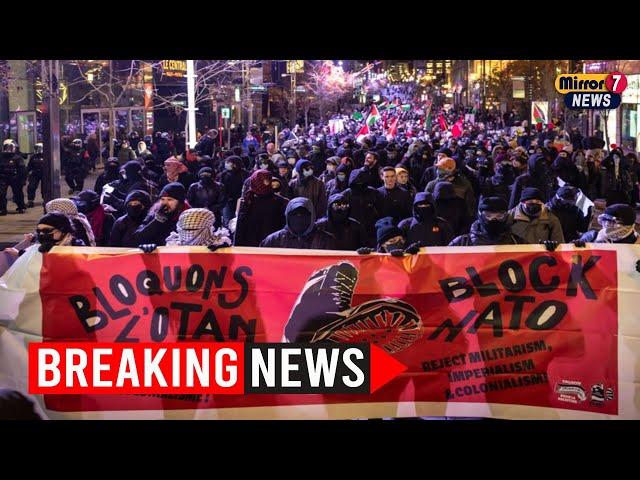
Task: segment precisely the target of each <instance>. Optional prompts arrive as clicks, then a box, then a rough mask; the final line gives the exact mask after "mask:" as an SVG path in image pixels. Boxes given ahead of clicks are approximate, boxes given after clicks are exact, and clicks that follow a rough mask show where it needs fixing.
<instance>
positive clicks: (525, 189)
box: [0, 88, 640, 256]
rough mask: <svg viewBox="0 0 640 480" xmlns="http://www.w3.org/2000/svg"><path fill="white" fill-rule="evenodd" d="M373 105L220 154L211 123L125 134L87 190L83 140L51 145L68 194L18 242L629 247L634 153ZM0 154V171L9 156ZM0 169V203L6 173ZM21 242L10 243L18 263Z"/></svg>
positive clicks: (549, 133) (250, 137) (633, 237)
mask: <svg viewBox="0 0 640 480" xmlns="http://www.w3.org/2000/svg"><path fill="white" fill-rule="evenodd" d="M399 92H401V93H402V94H406V93H407V91H406V89H405V88H402V89H401V90H399ZM395 93H398V92H395ZM383 100H385V105H391V106H394V105H393V103H392V102H391V100H392V99H383ZM387 100H388V101H387ZM396 100H397V97H396ZM396 103H399V102H397V101H396ZM394 107H395V106H394ZM380 111H381V113H379V114H378V115H377V117H376V118H373V119H372V118H371V115H370V113H371V110H370V109H369V108H367V109H365V110H363V111H362V112H361V113H362V114H361V115H360V116H354V117H353V118H350V117H347V116H345V115H343V116H341V117H340V118H341V120H342V122H341V123H340V125H341V127H342V128H341V131H335V129H333V128H332V127H331V126H330V125H329V124H326V125H314V124H312V125H311V126H310V127H309V128H306V129H305V128H302V127H300V126H299V125H296V126H295V127H293V128H290V129H284V130H283V131H281V132H280V133H279V135H278V138H274V136H273V134H272V133H270V132H268V131H267V132H260V131H259V130H258V129H257V127H255V126H254V127H252V128H250V129H249V131H248V132H247V134H246V136H245V138H244V139H243V140H242V141H241V142H240V141H238V142H236V143H237V144H236V145H235V146H233V147H232V148H230V149H226V148H223V147H222V145H221V142H220V141H219V140H220V139H219V138H218V132H217V131H216V130H209V131H207V132H206V133H204V134H203V135H202V136H200V138H199V141H198V143H197V144H196V145H195V146H194V147H193V148H187V146H186V144H185V141H184V140H185V138H184V135H176V136H172V138H169V135H168V134H166V133H161V132H158V133H157V134H155V135H153V136H147V137H144V138H139V137H137V134H136V136H133V137H131V138H126V139H122V140H121V141H120V142H118V143H117V144H116V145H115V146H114V150H113V152H114V153H113V156H111V157H108V158H106V160H105V161H104V171H103V172H102V173H101V174H100V175H99V176H98V178H97V180H96V181H95V184H94V185H85V179H86V177H87V175H88V172H89V171H91V170H92V169H95V167H96V162H97V159H98V157H99V156H100V152H99V151H98V149H97V144H96V142H95V141H94V140H95V139H92V138H88V139H86V140H85V141H82V140H80V139H70V138H65V139H63V141H62V151H61V156H62V168H63V176H64V178H65V180H66V182H67V184H68V187H69V194H70V195H72V196H71V198H70V199H55V200H52V201H50V202H48V203H47V204H46V208H45V210H46V214H45V215H44V216H43V217H42V218H41V219H40V220H39V222H38V224H37V226H36V229H35V232H32V234H29V235H30V236H27V237H25V238H27V239H28V240H29V241H33V242H37V243H39V244H40V246H39V248H40V250H41V251H47V250H48V249H49V248H51V247H52V246H53V245H89V246H94V245H97V246H112V247H130V248H135V247H140V248H141V249H142V250H144V251H145V252H151V251H153V250H154V249H155V248H156V247H157V246H161V245H203V246H207V247H209V248H210V249H211V250H215V249H217V248H220V247H221V246H229V245H234V246H250V247H277V248H301V249H333V250H352V251H358V253H361V254H367V253H371V252H374V251H375V252H383V253H390V254H392V255H404V254H411V253H414V252H417V251H418V250H419V248H422V247H432V246H448V245H451V246H467V245H505V244H526V243H528V244H538V243H543V244H544V245H545V246H546V247H547V248H548V249H550V250H553V249H555V248H556V247H557V245H558V244H560V243H568V242H576V244H577V245H584V242H612V243H640V237H639V236H638V234H637V233H636V231H635V228H634V227H635V219H636V204H637V202H638V200H639V190H638V175H639V173H640V164H639V162H638V159H637V158H636V156H635V154H634V153H625V152H623V151H622V150H621V149H620V148H618V147H616V146H615V145H612V146H611V148H610V149H609V150H605V149H604V142H603V141H602V139H601V138H599V137H598V136H597V135H594V136H592V137H582V136H581V135H580V133H579V132H578V131H577V130H575V129H574V130H571V131H570V132H567V131H565V130H564V128H563V125H562V124H561V122H557V124H553V123H549V124H547V125H543V124H538V125H536V126H534V127H530V126H529V125H528V124H527V122H526V121H524V122H517V121H516V122H512V123H515V125H514V126H513V127H509V128H502V129H495V124H494V123H491V124H485V123H483V122H481V121H477V119H470V118H468V117H467V118H465V116H464V112H461V111H456V110H454V109H452V110H449V111H445V110H437V109H433V110H430V109H429V108H428V107H425V105H423V104H421V103H419V102H413V103H411V104H410V108H402V109H401V108H399V107H396V108H390V107H387V108H380ZM334 118H337V116H336V117H334ZM354 118H358V119H357V120H356V119H354ZM478 118H482V117H481V116H478ZM365 122H366V123H367V124H368V125H369V128H368V132H366V133H365V134H362V133H361V132H362V127H363V125H364V124H365ZM499 123H500V124H501V125H504V122H503V121H501V122H499ZM391 125H393V127H391ZM4 147H5V148H4V149H3V150H4V151H3V153H2V155H3V162H4V163H3V165H5V164H8V163H7V162H8V161H9V160H11V158H13V157H14V156H15V154H16V152H15V148H12V146H11V145H9V144H6V145H4ZM14 147H15V146H14ZM38 155H39V156H38ZM41 164H42V155H41V151H40V152H37V153H36V156H35V158H34V159H31V160H30V162H29V165H31V166H30V167H29V169H28V171H25V172H23V175H28V176H30V177H29V178H30V182H31V183H30V185H32V184H34V185H35V187H33V186H31V187H29V189H28V197H29V198H28V200H29V206H32V205H33V198H34V195H35V189H36V188H37V181H38V178H36V177H37V175H40V176H41V170H42V165H41ZM11 168H13V169H14V170H15V169H17V168H18V167H17V166H16V165H9V167H7V172H8V174H11V173H12V172H13V170H12V171H9V170H11ZM38 172H39V173H38ZM6 176H7V174H5V177H6ZM9 177H10V175H9ZM9 177H7V178H9ZM32 177H33V178H32ZM3 178H4V177H2V174H1V173H0V186H1V185H4V190H5V191H4V194H5V196H6V188H7V186H11V181H10V180H5V181H2V179H3ZM0 193H1V192H0ZM585 199H586V201H587V202H588V204H590V205H593V203H592V202H591V200H595V199H603V201H604V202H606V209H605V210H604V212H603V213H602V214H600V215H597V217H596V218H595V219H593V218H592V217H593V208H592V207H590V208H585V207H584V205H585V203H584V202H585ZM3 205H4V206H5V207H4V208H5V210H6V198H5V200H4V204H3ZM0 207H2V205H0ZM19 208H20V209H23V205H22V204H21V205H19ZM592 220H594V221H592ZM594 226H595V227H597V228H593V227H594ZM600 227H601V228H600ZM24 246H25V243H24V242H21V244H20V248H15V249H9V250H10V251H11V252H12V254H13V255H14V256H17V255H19V253H20V251H21V250H23V249H24V248H23V247H24Z"/></svg>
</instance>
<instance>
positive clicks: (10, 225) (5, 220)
mask: <svg viewBox="0 0 640 480" xmlns="http://www.w3.org/2000/svg"><path fill="white" fill-rule="evenodd" d="M97 168H98V170H96V171H95V172H91V173H89V176H88V177H87V178H86V179H85V182H84V186H85V188H93V185H94V184H95V182H96V178H97V177H98V175H100V174H101V173H102V166H99V167H97ZM60 190H61V193H62V196H63V197H70V196H71V195H69V194H68V193H67V192H68V191H69V187H68V186H67V184H66V182H65V181H64V178H62V179H60ZM24 198H25V202H26V201H27V188H26V187H25V188H24ZM8 200H9V201H8V205H7V209H8V210H9V214H8V215H7V216H4V217H0V249H2V248H5V247H9V246H12V245H15V244H16V243H18V242H19V241H21V240H22V235H23V234H25V233H28V232H30V231H32V230H33V229H34V228H35V226H36V222H37V221H38V219H39V218H40V217H41V216H42V215H43V214H44V205H43V203H42V197H41V196H40V187H38V190H37V191H36V199H35V201H34V203H35V206H34V207H33V208H29V209H27V212H26V213H23V214H18V213H15V210H16V208H17V206H16V204H15V203H13V201H12V200H11V194H10V193H9V195H8Z"/></svg>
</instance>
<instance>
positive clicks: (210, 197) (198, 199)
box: [187, 177, 225, 225]
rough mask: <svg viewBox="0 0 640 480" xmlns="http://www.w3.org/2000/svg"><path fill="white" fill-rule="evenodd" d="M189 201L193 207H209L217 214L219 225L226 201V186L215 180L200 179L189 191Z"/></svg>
mask: <svg viewBox="0 0 640 480" xmlns="http://www.w3.org/2000/svg"><path fill="white" fill-rule="evenodd" d="M187 201H188V202H189V205H191V208H208V209H209V210H211V211H212V212H213V213H214V214H215V215H216V224H218V225H219V222H220V219H221V212H222V207H223V206H224V203H225V195H224V187H223V186H222V185H221V184H220V183H218V182H216V181H214V180H213V177H212V178H211V181H209V182H206V181H203V180H200V181H198V182H196V183H192V184H191V186H190V187H189V191H188V192H187Z"/></svg>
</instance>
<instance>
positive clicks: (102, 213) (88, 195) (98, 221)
mask: <svg viewBox="0 0 640 480" xmlns="http://www.w3.org/2000/svg"><path fill="white" fill-rule="evenodd" d="M71 200H72V201H73V203H75V204H76V207H77V208H78V212H80V213H82V214H83V215H84V216H85V217H87V221H88V222H89V225H91V230H92V231H93V236H94V238H95V243H96V246H98V247H106V246H107V245H108V243H109V237H110V236H111V229H112V228H113V224H114V223H115V218H114V216H113V214H112V213H111V211H113V210H112V209H110V208H109V207H108V206H105V205H102V204H101V203H100V195H98V194H97V193H96V192H94V191H93V190H83V191H82V192H80V193H78V194H76V196H75V197H72V198H71Z"/></svg>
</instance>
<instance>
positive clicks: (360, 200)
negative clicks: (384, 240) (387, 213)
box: [342, 169, 384, 247]
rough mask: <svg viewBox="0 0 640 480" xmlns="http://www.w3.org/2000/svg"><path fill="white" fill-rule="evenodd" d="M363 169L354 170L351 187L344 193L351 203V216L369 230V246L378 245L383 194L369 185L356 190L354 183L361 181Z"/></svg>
mask: <svg viewBox="0 0 640 480" xmlns="http://www.w3.org/2000/svg"><path fill="white" fill-rule="evenodd" d="M361 175H363V173H362V170H361V169H358V170H354V171H352V172H351V175H350V176H349V188H347V189H346V190H345V191H344V192H342V193H343V194H345V195H346V196H347V198H348V199H349V203H351V218H354V219H355V220H357V221H358V222H360V223H361V224H362V226H363V227H364V229H365V231H366V232H367V245H366V246H367V247H375V246H376V227H375V224H376V221H377V220H378V219H379V218H381V217H382V211H383V209H384V205H383V201H382V196H381V195H380V192H378V191H377V190H376V189H375V188H371V187H367V186H365V188H364V189H363V190H356V189H354V188H353V185H354V184H355V182H356V181H361V180H360V177H361Z"/></svg>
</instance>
